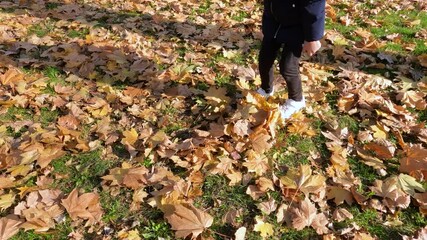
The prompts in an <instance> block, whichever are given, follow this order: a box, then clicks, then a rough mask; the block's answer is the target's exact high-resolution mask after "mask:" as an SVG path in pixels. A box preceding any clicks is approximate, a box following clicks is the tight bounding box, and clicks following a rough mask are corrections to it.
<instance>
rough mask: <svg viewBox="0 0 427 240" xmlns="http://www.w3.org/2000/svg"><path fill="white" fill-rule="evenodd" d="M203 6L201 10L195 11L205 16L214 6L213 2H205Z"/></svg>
mask: <svg viewBox="0 0 427 240" xmlns="http://www.w3.org/2000/svg"><path fill="white" fill-rule="evenodd" d="M201 3H202V4H200V5H199V8H198V9H196V10H195V12H196V13H197V14H205V13H208V12H209V9H210V7H211V5H212V2H211V1H209V0H208V1H203V2H201Z"/></svg>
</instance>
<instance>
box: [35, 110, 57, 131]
mask: <svg viewBox="0 0 427 240" xmlns="http://www.w3.org/2000/svg"><path fill="white" fill-rule="evenodd" d="M58 115H59V111H58V110H57V109H55V110H53V111H52V110H50V109H48V108H46V107H43V108H41V109H40V116H39V119H37V121H40V123H41V124H42V127H47V126H49V125H51V124H55V123H56V120H57V119H58Z"/></svg>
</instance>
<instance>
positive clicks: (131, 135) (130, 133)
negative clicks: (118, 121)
mask: <svg viewBox="0 0 427 240" xmlns="http://www.w3.org/2000/svg"><path fill="white" fill-rule="evenodd" d="M123 136H125V138H123V139H122V143H123V144H129V145H133V144H134V143H135V142H136V140H138V133H137V132H136V130H135V128H132V129H130V130H126V131H123Z"/></svg>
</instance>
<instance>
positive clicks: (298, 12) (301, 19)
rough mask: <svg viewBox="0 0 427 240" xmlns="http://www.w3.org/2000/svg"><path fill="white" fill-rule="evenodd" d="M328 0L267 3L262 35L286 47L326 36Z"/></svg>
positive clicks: (287, 0) (279, 0)
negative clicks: (326, 7) (326, 6)
mask: <svg viewBox="0 0 427 240" xmlns="http://www.w3.org/2000/svg"><path fill="white" fill-rule="evenodd" d="M325 4H326V0H264V14H263V17H262V32H263V34H264V38H268V39H270V38H276V39H277V41H279V42H282V43H287V44H291V45H292V44H302V43H303V42H304V41H308V42H310V41H316V40H320V39H321V38H322V37H323V34H324V30H325Z"/></svg>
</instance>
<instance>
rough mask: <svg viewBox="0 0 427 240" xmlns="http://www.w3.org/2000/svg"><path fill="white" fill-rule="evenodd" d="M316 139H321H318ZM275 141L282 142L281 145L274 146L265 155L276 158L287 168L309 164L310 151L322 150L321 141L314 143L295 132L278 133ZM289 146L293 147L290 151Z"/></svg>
mask: <svg viewBox="0 0 427 240" xmlns="http://www.w3.org/2000/svg"><path fill="white" fill-rule="evenodd" d="M317 140H318V141H321V140H320V139H317ZM277 142H279V143H282V144H281V146H278V147H274V148H273V149H272V150H270V151H269V152H268V153H267V156H268V157H271V158H273V159H276V161H277V163H278V164H279V165H280V166H285V167H287V168H293V167H297V166H299V165H301V164H309V163H310V161H309V160H308V157H309V156H310V151H316V150H317V149H320V150H321V151H323V150H324V149H323V147H324V146H323V145H322V143H321V142H317V143H316V142H315V141H314V140H313V139H312V138H309V137H304V136H300V135H296V134H291V135H286V134H284V133H282V134H279V135H278V138H277ZM290 147H291V148H293V150H292V151H290V150H289V148H290Z"/></svg>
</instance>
